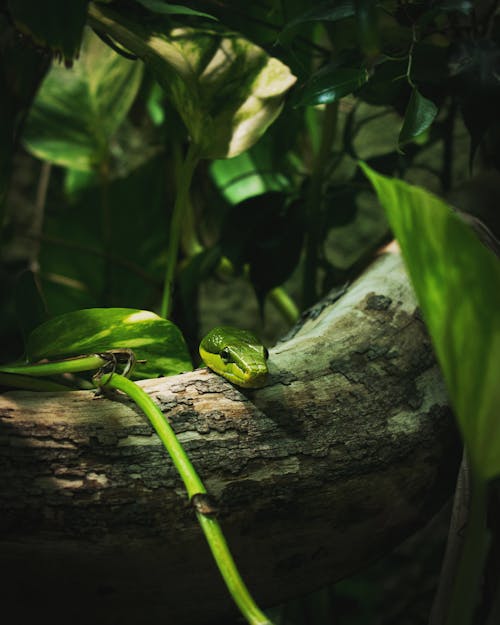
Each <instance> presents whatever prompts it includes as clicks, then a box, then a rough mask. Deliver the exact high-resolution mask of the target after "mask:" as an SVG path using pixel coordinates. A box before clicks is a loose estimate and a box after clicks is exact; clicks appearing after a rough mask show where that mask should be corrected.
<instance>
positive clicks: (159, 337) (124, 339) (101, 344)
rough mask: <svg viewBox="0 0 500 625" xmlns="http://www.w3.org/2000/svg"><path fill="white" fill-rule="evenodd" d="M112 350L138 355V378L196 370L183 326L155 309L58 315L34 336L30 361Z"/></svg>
mask: <svg viewBox="0 0 500 625" xmlns="http://www.w3.org/2000/svg"><path fill="white" fill-rule="evenodd" d="M111 349H131V350H133V352H134V354H135V356H136V358H137V359H138V360H145V361H146V362H145V363H138V364H137V365H136V366H135V368H134V371H133V373H134V377H136V378H154V377H158V376H160V375H165V376H166V375H175V374H177V373H182V372H184V371H191V369H192V365H191V359H190V357H189V352H188V350H187V347H186V344H185V342H184V339H183V337H182V334H181V332H180V330H179V329H178V328H177V326H176V325H174V324H173V323H172V322H171V321H168V320H167V319H163V318H162V317H159V316H158V315H156V314H155V313H153V312H150V311H149V310H137V309H135V308H88V309H85V310H76V311H74V312H70V313H66V314H64V315H59V316H58V317H54V318H53V319H50V320H49V321H46V322H45V323H42V325H40V326H38V328H36V329H35V330H33V332H32V333H31V335H30V337H29V339H28V345H27V356H28V359H29V361H30V362H36V361H38V360H41V359H42V358H48V359H49V360H51V359H57V358H67V357H70V356H78V355H82V354H91V353H101V352H105V351H108V350H111Z"/></svg>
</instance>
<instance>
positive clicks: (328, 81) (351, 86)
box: [292, 65, 368, 106]
mask: <svg viewBox="0 0 500 625" xmlns="http://www.w3.org/2000/svg"><path fill="white" fill-rule="evenodd" d="M367 80H368V72H367V71H366V69H358V68H346V67H337V65H334V66H332V65H327V66H325V67H322V68H321V69H320V70H318V71H317V72H316V73H315V74H313V76H311V78H310V79H309V80H308V81H307V82H306V83H305V84H304V85H302V87H301V88H300V89H298V90H297V92H296V93H295V96H294V98H293V100H292V102H293V104H294V106H311V105H315V104H326V103H328V102H335V101H336V100H340V98H343V97H344V96H346V95H349V94H350V93H353V92H354V91H356V90H357V89H359V88H360V87H361V86H362V85H364V84H365V82H366V81H367Z"/></svg>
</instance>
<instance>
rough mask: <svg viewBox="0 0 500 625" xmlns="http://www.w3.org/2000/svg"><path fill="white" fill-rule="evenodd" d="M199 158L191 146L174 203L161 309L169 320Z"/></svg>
mask: <svg viewBox="0 0 500 625" xmlns="http://www.w3.org/2000/svg"><path fill="white" fill-rule="evenodd" d="M198 161H199V157H198V154H197V149H196V146H195V145H194V144H193V143H191V144H190V145H189V148H188V151H187V154H186V158H185V160H184V162H183V163H182V165H181V167H180V169H179V175H178V187H177V194H176V197H175V202H174V209H173V212H172V218H171V220H170V230H169V235H168V247H167V265H166V269H165V280H164V283H163V297H162V301H161V307H160V315H161V316H162V317H164V318H165V319H168V317H169V316H170V312H171V309H172V288H173V282H174V275H175V268H176V265H177V256H178V254H179V241H180V236H181V228H182V218H183V216H184V215H185V213H186V211H187V210H188V209H189V188H190V186H191V180H192V178H193V173H194V170H195V168H196V165H197V164H198Z"/></svg>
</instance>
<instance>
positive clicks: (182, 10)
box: [137, 0, 217, 20]
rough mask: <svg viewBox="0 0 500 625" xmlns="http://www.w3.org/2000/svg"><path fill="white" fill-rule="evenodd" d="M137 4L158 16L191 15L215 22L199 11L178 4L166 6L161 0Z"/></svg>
mask: <svg viewBox="0 0 500 625" xmlns="http://www.w3.org/2000/svg"><path fill="white" fill-rule="evenodd" d="M137 2H139V4H142V6H143V7H145V8H146V9H149V10H150V11H153V13H158V14H160V15H193V16H195V17H205V18H207V19H209V20H217V18H216V17H214V16H213V15H209V14H208V13H202V12H201V11H196V10H195V9H190V8H189V7H186V6H183V5H180V4H168V3H167V2H163V1H162V0H137Z"/></svg>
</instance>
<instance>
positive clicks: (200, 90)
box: [89, 4, 296, 159]
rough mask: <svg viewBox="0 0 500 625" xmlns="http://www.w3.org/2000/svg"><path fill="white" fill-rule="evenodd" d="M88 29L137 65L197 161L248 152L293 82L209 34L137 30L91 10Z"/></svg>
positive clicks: (122, 17)
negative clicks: (177, 120)
mask: <svg viewBox="0 0 500 625" xmlns="http://www.w3.org/2000/svg"><path fill="white" fill-rule="evenodd" d="M89 15H90V21H91V23H92V25H93V26H94V28H96V29H98V30H99V31H101V32H104V33H106V34H107V35H109V36H111V37H113V39H115V40H116V41H118V42H120V43H121V44H122V45H123V46H125V47H126V48H127V49H128V50H131V51H132V52H134V53H135V54H136V55H137V56H139V57H140V58H142V59H143V60H144V62H145V63H146V64H147V65H148V67H149V68H150V69H151V70H152V72H153V73H154V74H155V76H156V78H157V80H158V82H159V83H160V84H161V85H162V86H163V88H164V89H165V91H166V93H167V95H168V97H169V98H170V101H171V102H172V104H173V106H174V107H175V108H176V110H177V111H178V113H179V115H180V116H181V118H182V120H183V121H184V123H185V125H186V127H187V129H188V132H189V134H190V136H191V140H192V141H193V142H194V144H195V145H196V146H197V148H198V150H199V156H200V157H201V158H210V159H212V158H230V157H233V156H236V155H238V154H240V153H241V152H244V151H245V150H247V149H248V148H249V147H251V146H252V145H253V144H254V143H255V142H256V141H257V140H258V139H259V138H260V137H261V136H262V135H263V134H264V132H265V131H266V129H267V128H268V126H269V125H270V124H271V123H272V122H273V121H274V120H275V119H276V117H277V116H278V115H279V113H280V112H281V109H282V107H283V102H284V96H285V93H286V92H287V91H288V89H289V88H290V87H291V86H292V85H293V83H294V82H295V80H296V79H295V76H293V74H292V73H291V72H290V70H289V69H288V67H287V66H286V65H284V64H283V63H281V61H278V59H275V58H273V57H270V56H268V55H267V53H266V52H265V51H264V50H263V49H262V48H259V47H258V46H256V45H254V44H252V43H250V42H249V41H247V40H245V39H243V38H241V37H238V36H236V35H231V34H227V33H224V34H222V33H221V32H218V31H216V30H215V29H211V30H195V29H191V28H174V29H171V30H169V31H166V30H165V26H164V24H155V23H153V22H148V23H139V22H137V21H133V20H132V19H128V18H127V16H126V14H125V13H124V12H122V13H118V12H114V11H111V10H110V9H108V8H105V7H102V6H99V7H97V6H96V5H95V4H94V5H91V6H90V9H89Z"/></svg>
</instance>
